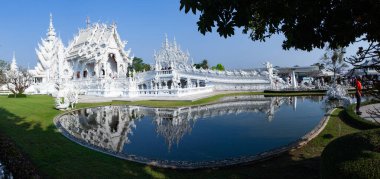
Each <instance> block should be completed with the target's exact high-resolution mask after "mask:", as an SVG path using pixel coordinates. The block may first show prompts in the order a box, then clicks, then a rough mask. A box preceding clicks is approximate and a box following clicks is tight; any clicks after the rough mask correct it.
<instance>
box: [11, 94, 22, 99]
mask: <svg viewBox="0 0 380 179" xmlns="http://www.w3.org/2000/svg"><path fill="white" fill-rule="evenodd" d="M8 98H26V94H16V95H15V94H9V95H8Z"/></svg>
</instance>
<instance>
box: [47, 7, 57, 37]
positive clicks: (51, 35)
mask: <svg viewBox="0 0 380 179" xmlns="http://www.w3.org/2000/svg"><path fill="white" fill-rule="evenodd" d="M46 35H47V36H48V40H53V38H54V37H55V35H56V33H55V29H54V26H53V15H52V14H51V13H50V22H49V29H48V32H47V34H46Z"/></svg>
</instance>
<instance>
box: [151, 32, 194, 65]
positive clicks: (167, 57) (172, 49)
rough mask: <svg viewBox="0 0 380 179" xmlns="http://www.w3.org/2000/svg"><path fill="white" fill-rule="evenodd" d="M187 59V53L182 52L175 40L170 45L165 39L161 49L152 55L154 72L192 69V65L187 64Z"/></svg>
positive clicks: (188, 55)
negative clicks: (164, 69)
mask: <svg viewBox="0 0 380 179" xmlns="http://www.w3.org/2000/svg"><path fill="white" fill-rule="evenodd" d="M189 57H190V54H189V52H187V53H185V52H183V51H182V50H181V48H180V46H179V45H177V42H176V40H175V39H174V41H173V43H170V42H169V41H168V38H167V37H166V38H165V41H164V43H162V47H161V49H160V50H159V51H158V52H155V53H154V60H155V63H156V70H161V68H169V67H171V68H172V69H173V68H174V69H186V68H192V65H191V64H189Z"/></svg>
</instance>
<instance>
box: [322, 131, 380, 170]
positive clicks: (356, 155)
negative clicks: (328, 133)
mask: <svg viewBox="0 0 380 179" xmlns="http://www.w3.org/2000/svg"><path fill="white" fill-rule="evenodd" d="M321 158H322V162H321V175H322V178H380V167H379V166H380V129H373V130H367V131H363V132H359V133H354V134H350V135H346V136H343V137H341V138H338V139H336V140H334V141H332V142H331V143H330V144H328V145H327V147H326V148H325V149H324V151H323V153H322V156H321Z"/></svg>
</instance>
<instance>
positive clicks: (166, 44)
mask: <svg viewBox="0 0 380 179" xmlns="http://www.w3.org/2000/svg"><path fill="white" fill-rule="evenodd" d="M165 48H166V49H167V48H169V40H168V34H165Z"/></svg>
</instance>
